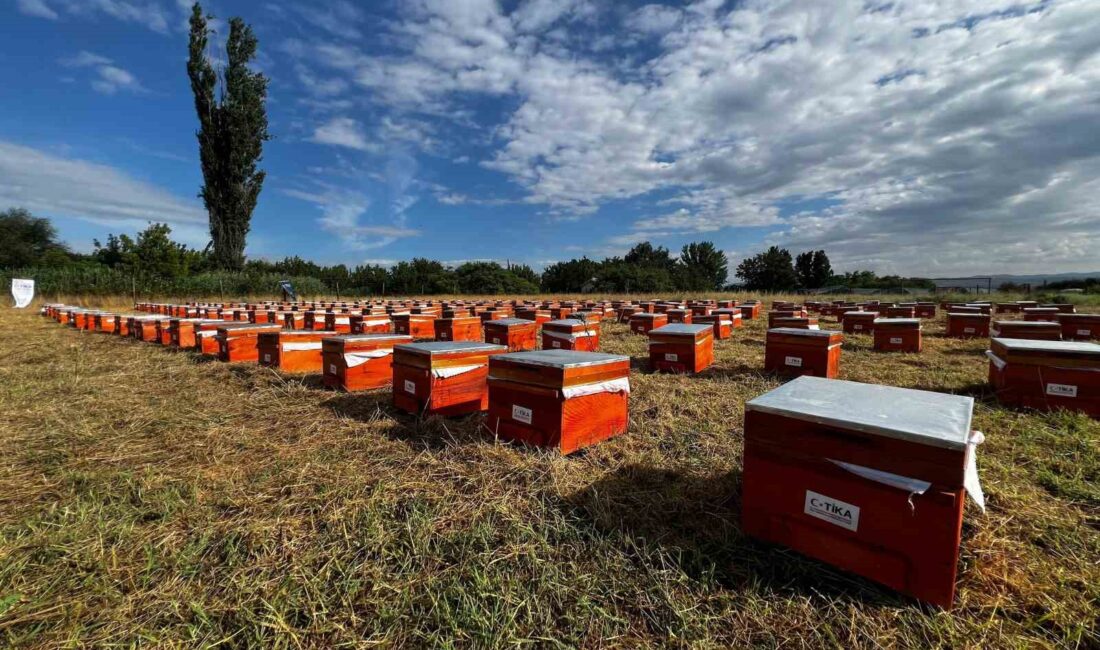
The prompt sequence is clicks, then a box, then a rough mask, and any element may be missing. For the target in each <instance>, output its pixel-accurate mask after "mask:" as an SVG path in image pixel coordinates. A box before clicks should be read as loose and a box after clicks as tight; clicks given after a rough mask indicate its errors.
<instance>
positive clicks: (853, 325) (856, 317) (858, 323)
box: [840, 311, 878, 334]
mask: <svg viewBox="0 0 1100 650" xmlns="http://www.w3.org/2000/svg"><path fill="white" fill-rule="evenodd" d="M876 318H878V312H874V311H849V312H845V313H844V318H843V319H842V320H841V321H840V322H841V325H842V327H843V328H844V333H845V334H871V333H873V332H874V331H875V319H876Z"/></svg>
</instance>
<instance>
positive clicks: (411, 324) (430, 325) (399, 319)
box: [393, 314, 435, 341]
mask: <svg viewBox="0 0 1100 650" xmlns="http://www.w3.org/2000/svg"><path fill="white" fill-rule="evenodd" d="M393 332H394V334H404V335H405V336H411V337H413V339H415V340H417V341H423V340H432V339H434V338H435V316H433V315H431V314H394V315H393Z"/></svg>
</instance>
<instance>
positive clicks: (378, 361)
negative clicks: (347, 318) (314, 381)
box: [321, 334, 412, 392]
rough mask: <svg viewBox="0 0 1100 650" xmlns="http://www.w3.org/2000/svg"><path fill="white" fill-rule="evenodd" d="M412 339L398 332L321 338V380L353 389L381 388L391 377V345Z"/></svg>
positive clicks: (387, 383)
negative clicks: (322, 374)
mask: <svg viewBox="0 0 1100 650" xmlns="http://www.w3.org/2000/svg"><path fill="white" fill-rule="evenodd" d="M403 343H412V337H411V336H404V335H401V334H355V335H350V336H330V337H328V338H325V339H324V340H322V341H321V359H322V361H323V365H322V367H323V373H324V376H323V378H322V379H323V381H324V384H325V386H328V387H329V388H338V389H341V390H345V391H349V392H353V391H360V390H371V389H374V388H384V387H386V386H389V385H390V382H392V381H393V346H395V345H400V344H403Z"/></svg>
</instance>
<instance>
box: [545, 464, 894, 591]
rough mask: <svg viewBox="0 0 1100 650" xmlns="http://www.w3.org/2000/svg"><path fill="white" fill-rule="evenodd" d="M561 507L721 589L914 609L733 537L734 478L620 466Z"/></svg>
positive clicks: (848, 578) (737, 518)
mask: <svg viewBox="0 0 1100 650" xmlns="http://www.w3.org/2000/svg"><path fill="white" fill-rule="evenodd" d="M565 507H566V508H568V509H569V511H570V513H571V515H572V516H573V517H575V518H577V519H580V520H581V522H586V523H588V524H589V525H591V526H593V527H594V528H596V529H597V530H598V531H600V532H601V533H603V534H605V535H609V536H616V537H619V536H621V537H622V538H623V540H622V541H623V542H624V544H625V545H627V546H629V547H640V548H642V549H643V550H645V551H653V550H660V551H662V552H663V553H664V554H665V555H666V557H667V558H669V559H670V560H671V561H672V562H674V563H675V564H676V566H677V568H678V569H679V570H681V571H683V572H684V574H685V575H687V576H689V577H691V578H692V579H694V580H699V581H706V580H713V581H715V582H716V583H717V584H719V585H721V586H722V587H724V588H726V589H731V590H749V589H759V590H762V591H765V592H771V593H774V594H777V595H780V596H803V597H805V596H811V597H821V598H823V599H827V600H830V601H832V600H835V599H841V600H844V601H847V602H849V603H852V604H860V605H870V606H889V607H899V606H911V605H912V604H913V603H914V602H915V601H912V600H910V599H907V598H906V597H904V596H901V595H899V594H897V593H895V592H892V591H890V590H889V589H886V588H884V587H881V586H879V585H877V584H875V583H873V582H871V581H869V580H865V579H863V578H860V577H859V576H856V575H854V574H850V573H846V572H843V571H840V570H838V569H834V568H832V567H830V566H828V565H826V564H824V563H821V562H818V561H816V560H813V559H811V558H807V557H805V556H802V555H799V554H798V553H795V552H794V551H791V550H789V549H785V548H782V547H780V546H776V545H772V544H768V543H765V542H761V541H758V540H755V539H752V538H749V537H747V536H746V535H745V534H744V533H743V532H742V531H741V472H740V470H735V471H732V472H729V473H726V474H720V475H716V476H692V475H686V474H684V473H681V472H677V471H670V470H662V469H658V468H653V467H644V466H640V465H628V466H625V467H622V468H620V469H619V470H618V471H616V472H614V473H612V474H610V475H609V476H606V477H604V478H602V479H600V480H597V481H596V482H594V483H592V484H591V485H589V486H588V487H587V488H585V489H584V490H581V491H580V492H577V493H575V494H572V495H570V496H569V497H567V499H566V501H565ZM639 542H642V544H639ZM646 547H649V548H646ZM642 561H645V560H642Z"/></svg>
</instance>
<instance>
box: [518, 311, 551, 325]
mask: <svg viewBox="0 0 1100 650" xmlns="http://www.w3.org/2000/svg"><path fill="white" fill-rule="evenodd" d="M516 318H519V319H522V320H532V321H535V322H536V323H538V324H539V325H542V324H543V323H545V322H546V321H548V320H553V317H551V316H550V310H549V309H517V310H516Z"/></svg>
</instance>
